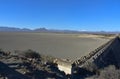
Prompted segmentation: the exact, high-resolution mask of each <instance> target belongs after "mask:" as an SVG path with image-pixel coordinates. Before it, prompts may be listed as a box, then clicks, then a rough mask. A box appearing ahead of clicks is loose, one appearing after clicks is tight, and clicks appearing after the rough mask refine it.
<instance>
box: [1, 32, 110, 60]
mask: <svg viewBox="0 0 120 79" xmlns="http://www.w3.org/2000/svg"><path fill="white" fill-rule="evenodd" d="M96 38H97V39H96ZM108 40H109V39H102V38H100V37H99V36H93V35H87V34H82V35H81V34H56V33H18V32H17V33H15V32H14V33H0V48H2V49H3V50H10V51H14V50H27V49H32V50H35V51H38V52H40V53H42V54H45V55H52V56H55V57H58V58H64V59H72V60H74V59H76V58H80V57H81V56H84V55H86V54H88V53H89V52H90V51H92V50H94V49H95V48H97V47H99V46H100V45H102V44H104V43H105V42H107V41H108Z"/></svg>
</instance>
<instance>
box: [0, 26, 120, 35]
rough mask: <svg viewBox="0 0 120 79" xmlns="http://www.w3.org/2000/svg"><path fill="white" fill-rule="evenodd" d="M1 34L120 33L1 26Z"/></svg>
mask: <svg viewBox="0 0 120 79" xmlns="http://www.w3.org/2000/svg"><path fill="white" fill-rule="evenodd" d="M0 32H48V33H88V34H89V33H90V34H118V33H120V32H119V31H114V32H106V31H76V30H56V29H46V28H37V29H33V30H31V29H28V28H22V29H21V28H16V27H3V26H0Z"/></svg>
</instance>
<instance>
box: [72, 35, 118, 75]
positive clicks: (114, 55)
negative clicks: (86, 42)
mask: <svg viewBox="0 0 120 79" xmlns="http://www.w3.org/2000/svg"><path fill="white" fill-rule="evenodd" d="M109 65H114V66H115V67H117V68H120V38H119V37H118V36H117V37H115V38H114V39H111V40H110V41H108V42H107V43H105V44H103V45H102V46H100V47H98V48H97V49H95V50H94V51H92V52H90V53H89V54H88V55H86V56H84V57H82V58H80V59H78V60H76V61H74V62H73V64H72V69H71V71H72V72H71V73H72V74H74V73H77V72H81V71H80V70H82V69H88V70H90V71H93V70H94V69H95V68H96V69H101V68H104V67H107V66H109ZM76 69H77V71H76Z"/></svg>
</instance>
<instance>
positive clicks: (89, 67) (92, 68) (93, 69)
mask: <svg viewBox="0 0 120 79" xmlns="http://www.w3.org/2000/svg"><path fill="white" fill-rule="evenodd" d="M84 68H85V69H86V70H88V71H91V72H95V73H96V72H97V70H98V69H97V66H96V65H95V64H94V63H91V62H87V63H86V64H85V65H84Z"/></svg>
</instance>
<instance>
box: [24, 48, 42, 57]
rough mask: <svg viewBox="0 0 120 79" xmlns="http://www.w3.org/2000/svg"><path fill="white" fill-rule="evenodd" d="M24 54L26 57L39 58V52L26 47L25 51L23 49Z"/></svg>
mask: <svg viewBox="0 0 120 79" xmlns="http://www.w3.org/2000/svg"><path fill="white" fill-rule="evenodd" d="M24 56H25V57H27V58H40V57H41V56H40V54H39V53H37V52H36V51H33V50H31V49H28V50H27V51H24Z"/></svg>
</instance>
